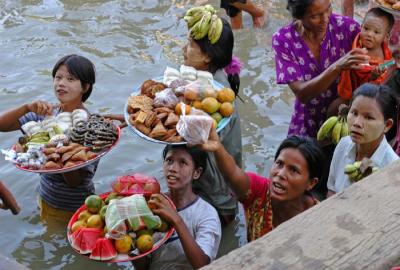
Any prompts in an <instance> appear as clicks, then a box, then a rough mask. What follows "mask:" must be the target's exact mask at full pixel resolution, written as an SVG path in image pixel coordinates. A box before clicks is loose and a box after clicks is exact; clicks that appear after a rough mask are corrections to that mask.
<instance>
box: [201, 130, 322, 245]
mask: <svg viewBox="0 0 400 270" xmlns="http://www.w3.org/2000/svg"><path fill="white" fill-rule="evenodd" d="M201 148H202V149H204V150H206V151H211V152H214V157H215V159H216V161H217V165H218V168H219V170H220V171H221V173H222V175H223V176H224V179H225V180H226V181H227V183H228V184H229V185H230V186H231V188H232V190H233V192H234V193H235V195H236V197H237V198H238V200H239V201H240V202H241V203H242V204H243V207H244V210H245V215H246V223H247V238H248V241H252V240H255V239H257V238H259V237H261V236H263V235H264V234H266V233H268V232H270V231H271V230H272V229H273V228H275V227H276V226H278V225H280V224H281V223H283V222H285V221H286V220H288V219H290V218H292V217H294V216H296V215H297V214H299V213H301V212H303V211H305V210H307V209H308V208H310V207H312V206H314V205H315V204H316V203H317V200H316V199H315V198H314V197H313V196H312V195H311V193H310V191H311V189H312V188H313V187H314V186H315V185H316V184H317V182H318V179H319V178H320V177H321V174H322V169H323V168H322V166H321V164H323V160H324V158H323V153H322V151H321V149H320V148H319V147H318V145H317V144H316V142H315V141H313V140H312V139H310V138H306V137H299V136H291V137H288V138H287V139H285V140H284V141H283V142H282V143H281V145H280V146H279V148H278V150H277V152H276V154H275V162H274V165H273V166H272V168H271V171H270V174H269V178H265V177H263V176H260V175H257V174H254V173H250V172H248V173H246V172H245V171H244V170H242V169H241V168H240V167H238V166H237V165H236V164H235V161H234V159H233V158H232V156H231V155H229V153H228V152H227V151H226V150H225V148H224V146H223V145H222V144H221V142H220V141H219V139H218V135H217V133H216V132H215V130H214V131H213V132H212V133H211V135H210V139H209V141H208V142H207V143H206V144H203V145H202V146H201Z"/></svg>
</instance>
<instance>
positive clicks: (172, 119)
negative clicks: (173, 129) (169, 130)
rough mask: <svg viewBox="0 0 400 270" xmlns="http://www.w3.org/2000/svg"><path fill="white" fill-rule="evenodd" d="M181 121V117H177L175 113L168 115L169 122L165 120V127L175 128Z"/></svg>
mask: <svg viewBox="0 0 400 270" xmlns="http://www.w3.org/2000/svg"><path fill="white" fill-rule="evenodd" d="M178 121H179V116H177V115H176V114H175V113H173V112H171V113H169V114H168V117H167V120H165V122H164V125H165V126H173V125H176V124H177V123H178Z"/></svg>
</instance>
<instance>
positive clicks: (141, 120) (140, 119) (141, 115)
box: [135, 111, 148, 124]
mask: <svg viewBox="0 0 400 270" xmlns="http://www.w3.org/2000/svg"><path fill="white" fill-rule="evenodd" d="M147 116H148V113H146V112H144V111H139V114H138V115H137V117H136V119H135V121H136V122H137V123H140V124H144V121H146V118H147Z"/></svg>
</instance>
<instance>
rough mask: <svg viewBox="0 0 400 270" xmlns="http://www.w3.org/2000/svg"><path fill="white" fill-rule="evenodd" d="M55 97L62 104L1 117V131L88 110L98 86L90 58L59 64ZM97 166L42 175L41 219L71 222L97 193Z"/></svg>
mask: <svg viewBox="0 0 400 270" xmlns="http://www.w3.org/2000/svg"><path fill="white" fill-rule="evenodd" d="M52 76H53V86H54V93H55V95H56V97H57V99H58V101H59V102H60V103H59V104H58V105H57V106H54V105H52V104H50V103H48V102H46V101H40V100H39V101H34V102H32V103H27V104H24V105H21V106H19V107H17V108H14V109H11V110H9V111H6V112H4V113H2V114H1V115H0V130H1V131H14V130H18V129H20V128H21V126H22V125H23V124H25V123H27V122H29V121H41V120H43V119H44V118H45V116H46V115H56V114H58V113H61V112H72V111H73V110H75V109H85V108H84V105H83V102H85V101H86V100H87V99H88V98H89V96H90V94H91V92H92V88H93V84H94V83H95V67H94V65H93V63H92V62H90V61H89V60H88V59H87V58H85V57H82V56H79V55H67V56H65V57H63V58H61V59H60V60H58V62H57V63H56V65H55V66H54V68H53V72H52ZM96 168H97V163H93V164H91V165H88V166H86V167H84V168H82V169H78V170H75V171H71V172H68V173H64V174H41V175H40V178H41V179H40V184H39V206H40V209H41V217H42V218H46V217H52V218H56V219H61V220H63V221H64V220H68V219H69V217H70V216H72V214H73V212H74V211H75V210H76V209H77V208H79V207H80V206H81V205H82V204H83V203H84V201H85V198H86V197H87V196H88V195H90V194H93V193H94V185H93V182H92V178H93V176H94V173H95V172H96Z"/></svg>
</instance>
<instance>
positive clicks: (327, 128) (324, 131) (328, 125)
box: [317, 116, 338, 141]
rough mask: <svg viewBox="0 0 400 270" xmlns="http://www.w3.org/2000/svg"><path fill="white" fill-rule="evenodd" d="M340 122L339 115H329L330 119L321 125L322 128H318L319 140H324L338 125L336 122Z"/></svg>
mask: <svg viewBox="0 0 400 270" xmlns="http://www.w3.org/2000/svg"><path fill="white" fill-rule="evenodd" d="M337 122H338V117H337V116H332V117H329V118H328V120H326V121H325V122H324V123H323V124H322V126H321V127H320V129H319V130H318V133H317V140H318V141H322V140H324V139H325V138H327V137H328V135H329V134H330V133H331V131H332V129H333V127H334V126H335V125H336V123H337Z"/></svg>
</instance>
